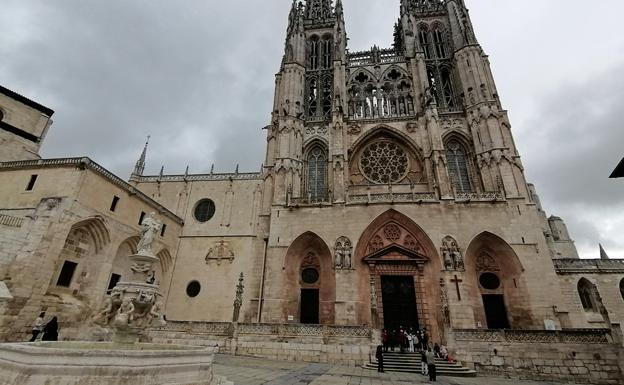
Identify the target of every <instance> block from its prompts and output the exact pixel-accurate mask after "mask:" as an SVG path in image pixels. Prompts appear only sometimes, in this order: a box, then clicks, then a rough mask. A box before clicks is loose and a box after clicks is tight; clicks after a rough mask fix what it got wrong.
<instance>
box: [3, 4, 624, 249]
mask: <svg viewBox="0 0 624 385" xmlns="http://www.w3.org/2000/svg"><path fill="white" fill-rule="evenodd" d="M343 2H344V7H345V14H346V18H347V32H348V34H349V38H350V41H349V48H350V49H351V50H352V51H355V50H363V49H367V48H369V47H370V46H372V45H373V44H377V45H380V46H390V44H391V41H392V25H393V24H394V22H395V20H396V19H397V18H398V13H399V0H343ZM466 2H467V4H468V6H469V7H470V9H471V15H472V19H473V23H474V26H475V29H476V33H477V37H478V38H479V40H480V42H481V44H482V45H483V47H484V49H485V51H486V52H487V53H488V54H489V55H490V59H491V62H492V68H493V71H494V76H495V79H496V81H497V84H498V88H499V93H500V95H501V99H502V101H503V104H504V106H505V108H506V109H508V110H509V114H510V118H511V122H512V124H513V130H514V134H515V138H516V142H517V145H518V147H519V149H520V152H521V154H522V155H523V160H524V165H525V168H526V174H527V178H528V179H529V181H530V182H533V183H535V184H536V186H537V188H538V191H539V193H540V195H541V198H542V202H543V204H544V207H545V209H546V210H547V212H548V213H549V214H555V215H558V216H561V217H563V218H564V219H565V220H566V221H567V223H568V226H569V228H570V231H571V233H572V236H573V237H574V238H575V239H576V241H577V246H578V248H579V251H580V253H581V255H582V256H583V257H598V246H597V243H598V242H602V243H603V244H604V246H605V248H606V249H607V252H608V253H609V254H610V255H611V257H612V258H615V257H621V258H624V237H622V229H623V228H624V180H609V179H607V176H608V175H609V174H610V172H611V171H612V170H613V168H614V167H615V166H616V165H617V163H618V162H619V160H620V159H621V158H622V156H624V145H623V144H624V129H623V128H622V123H621V119H620V114H621V111H624V75H623V74H624V33H622V30H621V15H622V14H624V2H622V1H621V0H599V1H591V2H588V1H586V0H547V1H544V0H522V1H520V0H466ZM290 3H291V0H269V1H260V0H228V1H217V0H176V1H171V0H107V1H99V0H54V1H50V0H2V11H1V12H0V84H2V85H4V86H5V87H8V88H10V89H13V90H14V91H17V92H19V93H22V94H24V95H25V96H27V97H29V98H31V99H34V100H36V101H38V102H40V103H42V104H44V105H46V106H49V107H50V108H52V109H54V110H55V111H56V114H55V115H54V121H55V123H54V125H53V126H52V129H51V131H50V133H49V135H48V137H47V141H46V143H45V145H44V148H43V151H42V153H43V156H44V157H63V156H79V155H87V156H90V157H91V158H92V159H94V160H95V161H97V162H98V163H100V164H102V165H103V166H105V167H107V168H109V169H110V170H111V171H113V172H115V173H117V174H118V175H120V176H121V177H124V178H126V177H127V176H128V175H129V173H130V171H131V169H132V167H133V164H134V162H135V161H136V159H137V157H138V155H139V152H140V150H141V148H142V146H143V143H144V141H145V137H146V136H147V135H151V136H152V140H151V144H150V150H149V154H148V166H147V171H148V172H150V173H156V172H158V170H159V169H160V166H161V165H165V172H167V173H182V172H183V171H184V168H185V167H186V165H189V166H190V170H191V172H195V173H199V172H205V171H208V170H210V166H211V164H212V163H215V164H216V170H217V171H233V170H234V168H235V166H236V164H237V163H240V167H241V171H242V170H259V169H260V164H261V163H262V160H263V157H264V146H265V137H264V132H263V131H261V130H260V129H261V127H264V126H265V125H266V124H268V122H269V114H270V112H271V105H272V98H273V87H274V74H275V73H276V72H277V70H278V68H279V63H280V60H281V56H282V53H283V52H282V50H283V42H284V35H285V30H286V22H287V16H288V11H289V8H290Z"/></svg>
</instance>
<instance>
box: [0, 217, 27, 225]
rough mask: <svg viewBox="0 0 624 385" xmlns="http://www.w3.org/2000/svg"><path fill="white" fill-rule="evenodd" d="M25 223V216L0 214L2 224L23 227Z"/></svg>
mask: <svg viewBox="0 0 624 385" xmlns="http://www.w3.org/2000/svg"><path fill="white" fill-rule="evenodd" d="M23 224H24V218H19V217H13V216H11V215H5V214H0V225H4V226H9V227H22V225H23Z"/></svg>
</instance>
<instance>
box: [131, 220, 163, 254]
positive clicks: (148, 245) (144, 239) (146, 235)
mask: <svg viewBox="0 0 624 385" xmlns="http://www.w3.org/2000/svg"><path fill="white" fill-rule="evenodd" d="M155 216H156V213H150V215H148V216H147V217H145V218H144V219H143V223H142V226H143V228H142V229H141V241H140V242H139V245H138V246H137V250H138V253H139V254H147V255H152V254H153V251H152V244H153V243H154V238H155V237H156V234H157V233H158V232H159V231H160V228H161V227H162V224H161V223H160V222H158V221H157V220H156V219H155V218H154V217H155Z"/></svg>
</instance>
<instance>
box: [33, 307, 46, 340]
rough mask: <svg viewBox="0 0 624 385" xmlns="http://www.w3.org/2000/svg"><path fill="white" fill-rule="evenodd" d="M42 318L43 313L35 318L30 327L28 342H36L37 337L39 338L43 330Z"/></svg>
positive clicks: (43, 322)
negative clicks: (30, 336)
mask: <svg viewBox="0 0 624 385" xmlns="http://www.w3.org/2000/svg"><path fill="white" fill-rule="evenodd" d="M44 317H45V312H44V311H42V312H41V313H39V317H37V319H36V320H35V323H34V324H33V327H32V338H31V339H30V342H35V341H37V337H39V334H41V331H42V330H43V326H44V324H45V321H44V320H43V318H44Z"/></svg>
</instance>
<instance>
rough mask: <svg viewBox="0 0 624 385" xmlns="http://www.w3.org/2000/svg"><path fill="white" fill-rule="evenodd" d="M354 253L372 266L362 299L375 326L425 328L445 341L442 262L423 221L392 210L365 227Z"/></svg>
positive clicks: (381, 327) (363, 284)
mask: <svg viewBox="0 0 624 385" xmlns="http://www.w3.org/2000/svg"><path fill="white" fill-rule="evenodd" d="M355 256H356V259H357V260H360V261H361V262H362V263H364V264H365V265H367V267H368V272H369V274H368V276H367V277H366V276H365V275H362V276H361V279H362V282H361V285H362V286H361V287H362V288H363V289H364V290H362V291H361V292H362V302H363V303H367V302H368V303H369V304H370V323H371V325H372V326H373V327H376V328H379V329H388V330H397V329H398V328H400V327H403V328H407V329H409V328H413V329H417V328H418V329H426V330H427V331H428V333H429V335H430V337H432V338H433V339H435V340H440V337H441V335H442V334H443V328H444V320H443V317H442V305H441V303H442V300H441V290H440V284H439V282H440V275H441V273H440V272H441V262H440V259H439V257H438V254H437V252H436V249H435V247H434V245H433V243H432V242H431V240H430V239H429V237H428V236H427V235H426V234H425V233H424V231H423V230H422V229H421V228H420V227H418V225H416V224H415V223H414V222H413V221H412V220H410V219H409V218H408V217H406V216H405V215H403V214H401V213H399V212H397V211H395V210H389V211H387V212H385V213H384V214H382V215H380V216H379V217H378V218H377V219H375V220H374V221H373V222H372V223H371V224H370V225H369V227H368V228H367V229H366V230H365V231H364V233H363V234H362V236H361V237H360V240H359V242H358V245H357V247H356V251H355ZM364 279H367V281H366V282H364ZM367 286H368V287H367Z"/></svg>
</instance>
